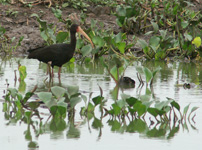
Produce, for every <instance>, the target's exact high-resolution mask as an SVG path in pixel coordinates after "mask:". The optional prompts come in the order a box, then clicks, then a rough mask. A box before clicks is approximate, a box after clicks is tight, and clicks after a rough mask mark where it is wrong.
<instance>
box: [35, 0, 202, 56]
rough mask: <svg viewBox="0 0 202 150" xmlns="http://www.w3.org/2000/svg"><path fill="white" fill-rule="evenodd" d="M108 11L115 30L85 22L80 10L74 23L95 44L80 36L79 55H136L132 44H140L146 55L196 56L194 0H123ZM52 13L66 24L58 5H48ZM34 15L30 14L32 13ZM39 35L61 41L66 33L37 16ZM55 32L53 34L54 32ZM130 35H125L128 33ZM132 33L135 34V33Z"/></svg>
mask: <svg viewBox="0 0 202 150" xmlns="http://www.w3.org/2000/svg"><path fill="white" fill-rule="evenodd" d="M114 7H115V8H116V9H115V11H114V12H112V13H113V14H114V15H115V16H116V22H117V25H118V26H119V27H120V28H121V29H120V32H119V33H118V34H117V33H116V34H115V33H114V32H113V29H110V28H109V29H107V30H106V28H104V24H103V23H102V22H97V21H95V20H92V21H91V25H90V27H89V26H87V24H86V15H85V12H81V14H80V18H79V20H77V23H79V24H82V26H85V27H86V31H87V32H88V34H89V36H90V37H91V39H92V41H93V42H94V44H95V49H92V48H91V47H90V45H86V46H85V45H84V44H83V42H82V41H81V40H79V42H78V44H77V49H78V51H79V49H81V53H82V54H83V56H88V55H89V54H92V55H96V57H100V56H102V55H106V54H107V55H108V56H110V55H111V54H116V55H118V56H120V57H127V58H137V57H135V56H136V52H135V51H133V50H134V47H140V48H141V49H142V52H143V53H144V55H143V56H144V57H145V58H147V59H156V60H164V59H165V58H167V57H169V56H172V57H173V56H174V57H179V56H181V58H182V57H185V56H186V57H189V58H196V57H197V56H200V39H199V41H198V46H196V45H195V44H194V43H193V40H194V39H195V38H200V36H201V31H200V28H201V23H200V22H201V21H200V20H201V17H202V16H201V14H200V13H199V12H196V11H194V10H192V8H193V7H194V4H192V3H191V2H188V1H186V2H184V1H179V0H173V1H163V2H159V1H140V0H132V1H126V2H125V3H122V4H116V5H115V6H114ZM52 11H53V13H54V15H55V17H57V18H58V20H59V21H60V22H63V23H65V24H66V26H67V28H68V27H69V26H70V24H71V20H70V19H69V18H66V19H65V18H63V17H62V11H61V10H60V9H59V8H52ZM33 16H34V15H33ZM35 16H37V15H36V14H35ZM37 20H38V22H39V24H40V31H41V36H42V37H43V39H44V40H45V41H47V44H50V42H49V41H48V40H50V38H51V41H52V42H51V43H57V42H64V41H65V38H66V39H68V37H69V34H68V33H66V32H58V33H56V30H55V29H56V27H54V26H53V25H51V24H49V25H48V24H47V23H46V22H45V21H42V20H41V19H40V18H39V17H38V16H37ZM54 33H55V34H56V35H55V34H54ZM131 34H132V35H133V38H132V39H131V38H130V39H129V38H128V36H129V35H131ZM134 34H136V35H137V36H135V35H134ZM138 34H143V35H145V36H148V37H149V39H148V40H145V39H141V38H138Z"/></svg>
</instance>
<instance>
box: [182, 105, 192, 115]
mask: <svg viewBox="0 0 202 150" xmlns="http://www.w3.org/2000/svg"><path fill="white" fill-rule="evenodd" d="M189 106H190V104H188V105H187V106H186V107H185V108H184V111H183V116H184V117H186V115H187V112H188V110H189Z"/></svg>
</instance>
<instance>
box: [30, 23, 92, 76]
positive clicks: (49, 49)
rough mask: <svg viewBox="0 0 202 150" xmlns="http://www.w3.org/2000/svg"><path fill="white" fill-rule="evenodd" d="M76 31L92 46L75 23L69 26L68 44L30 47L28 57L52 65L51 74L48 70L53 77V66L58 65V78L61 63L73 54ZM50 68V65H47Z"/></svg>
mask: <svg viewBox="0 0 202 150" xmlns="http://www.w3.org/2000/svg"><path fill="white" fill-rule="evenodd" d="M76 32H79V33H81V34H82V35H83V36H85V37H86V38H87V39H88V40H89V41H90V43H91V45H92V47H94V46H93V43H92V41H91V39H90V38H89V37H88V35H87V34H86V33H85V32H84V31H83V30H82V29H81V27H80V26H79V25H77V24H73V25H72V26H71V28H70V37H71V41H70V44H65V43H62V44H53V45H50V46H46V47H43V48H37V49H31V50H28V52H29V55H28V58H32V59H38V60H39V61H42V62H44V63H47V64H49V65H51V67H52V75H51V71H50V70H49V73H50V76H52V77H53V67H54V66H58V67H59V71H58V77H59V78H60V72H61V67H62V65H63V64H65V63H66V62H68V61H69V60H70V59H71V58H72V57H73V55H74V51H75V48H76ZM49 68H50V67H49Z"/></svg>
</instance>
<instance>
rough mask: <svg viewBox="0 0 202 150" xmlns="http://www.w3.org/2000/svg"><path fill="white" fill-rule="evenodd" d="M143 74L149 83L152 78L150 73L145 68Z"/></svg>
mask: <svg viewBox="0 0 202 150" xmlns="http://www.w3.org/2000/svg"><path fill="white" fill-rule="evenodd" d="M144 73H145V77H146V82H147V83H149V81H150V80H151V79H152V77H153V75H152V72H151V71H150V70H149V69H148V68H147V67H144Z"/></svg>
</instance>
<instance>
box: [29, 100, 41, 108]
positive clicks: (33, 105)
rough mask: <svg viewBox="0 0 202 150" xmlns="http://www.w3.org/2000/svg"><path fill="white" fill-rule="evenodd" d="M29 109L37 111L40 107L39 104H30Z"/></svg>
mask: <svg viewBox="0 0 202 150" xmlns="http://www.w3.org/2000/svg"><path fill="white" fill-rule="evenodd" d="M28 105H29V107H30V108H31V109H32V110H35V109H37V108H38V107H39V106H40V103H39V102H34V101H33V102H30V103H29V104H28Z"/></svg>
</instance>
